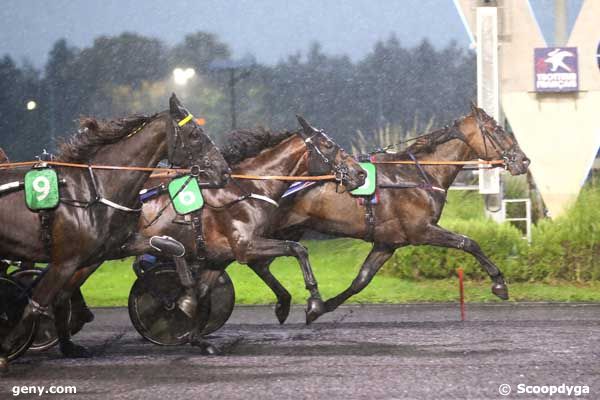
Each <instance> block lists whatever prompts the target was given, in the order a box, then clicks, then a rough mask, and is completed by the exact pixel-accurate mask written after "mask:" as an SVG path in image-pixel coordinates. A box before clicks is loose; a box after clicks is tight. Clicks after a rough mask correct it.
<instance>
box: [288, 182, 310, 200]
mask: <svg viewBox="0 0 600 400" xmlns="http://www.w3.org/2000/svg"><path fill="white" fill-rule="evenodd" d="M316 184H317V182H315V181H311V182H305V181H301V182H294V183H292V184H291V185H290V187H289V188H288V190H286V191H285V193H284V194H283V196H281V198H282V199H283V198H285V197H288V196H291V195H293V194H294V193H298V192H299V191H301V190H303V189H306V188H309V187H311V186H313V185H316Z"/></svg>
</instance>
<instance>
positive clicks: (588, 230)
mask: <svg viewBox="0 0 600 400" xmlns="http://www.w3.org/2000/svg"><path fill="white" fill-rule="evenodd" d="M441 224H442V226H444V227H445V228H446V229H449V230H451V231H454V232H458V233H461V234H464V235H467V236H469V237H470V238H472V239H474V240H475V241H477V242H478V243H479V245H480V246H481V248H482V249H483V251H484V253H485V254H486V255H487V256H488V257H489V258H490V259H491V260H492V262H494V263H495V264H496V265H497V266H498V267H499V268H500V269H501V270H502V272H503V273H504V275H505V276H506V278H507V279H508V280H510V281H533V280H536V281H539V280H553V279H565V280H570V281H590V280H600V189H598V188H586V189H584V190H583V191H582V193H581V195H580V196H579V199H578V201H577V204H575V206H573V207H572V208H571V209H570V210H568V211H567V213H565V215H564V216H562V217H560V218H557V219H556V220H553V221H551V220H546V221H542V222H540V223H539V224H538V225H537V226H534V227H533V231H532V244H531V246H528V245H527V243H526V242H525V241H524V240H523V239H522V233H521V232H520V231H519V230H518V229H517V228H515V227H513V226H512V225H510V224H508V223H505V224H496V223H494V222H492V221H489V220H485V219H482V218H475V219H468V220H465V219H459V218H445V219H444V220H443V221H442V223H441ZM459 267H462V268H463V269H464V270H465V274H466V275H467V276H468V277H470V278H474V279H482V278H486V277H487V274H486V273H485V271H484V270H483V268H482V267H480V265H479V263H478V262H477V261H476V260H475V258H474V257H472V256H471V255H469V254H467V253H465V252H462V251H459V250H454V249H445V248H439V247H431V246H409V247H405V248H401V249H398V250H397V251H396V254H395V255H394V257H392V259H391V260H390V261H389V262H388V265H387V266H386V271H387V273H390V274H392V275H395V276H399V277H402V278H412V279H419V278H432V279H441V278H448V277H451V276H453V275H455V273H456V272H455V271H456V269H457V268H459Z"/></svg>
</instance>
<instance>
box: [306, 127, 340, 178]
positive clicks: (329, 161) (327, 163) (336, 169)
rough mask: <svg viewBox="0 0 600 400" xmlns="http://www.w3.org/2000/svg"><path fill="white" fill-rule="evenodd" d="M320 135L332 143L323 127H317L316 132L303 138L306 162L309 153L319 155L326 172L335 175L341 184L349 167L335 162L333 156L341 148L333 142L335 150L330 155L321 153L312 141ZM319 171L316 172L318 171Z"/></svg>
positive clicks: (309, 155)
mask: <svg viewBox="0 0 600 400" xmlns="http://www.w3.org/2000/svg"><path fill="white" fill-rule="evenodd" d="M319 135H322V136H323V137H324V138H325V139H327V140H329V141H330V142H331V143H333V141H332V140H331V139H329V136H327V134H326V133H325V131H324V130H323V129H319V130H317V132H316V133H315V134H314V135H312V136H310V137H308V138H306V139H304V143H305V144H306V147H307V148H308V160H307V161H308V162H309V165H310V157H311V155H312V154H313V153H314V154H316V155H318V156H319V160H320V161H321V162H322V165H323V166H324V167H325V168H326V169H327V171H326V172H330V171H331V172H333V173H334V175H335V180H336V181H337V182H338V184H339V185H341V184H343V182H344V181H345V179H346V177H347V176H348V175H349V172H350V171H349V168H348V166H347V165H346V163H344V162H339V163H336V161H335V157H336V155H337V154H338V152H340V151H342V148H341V147H339V146H338V145H336V144H335V143H333V146H334V149H335V152H332V154H331V155H329V157H328V156H326V155H325V154H323V152H322V151H321V149H319V147H318V146H317V145H316V144H315V143H314V142H313V139H314V138H315V137H316V136H319ZM320 172H321V171H319V172H317V173H320Z"/></svg>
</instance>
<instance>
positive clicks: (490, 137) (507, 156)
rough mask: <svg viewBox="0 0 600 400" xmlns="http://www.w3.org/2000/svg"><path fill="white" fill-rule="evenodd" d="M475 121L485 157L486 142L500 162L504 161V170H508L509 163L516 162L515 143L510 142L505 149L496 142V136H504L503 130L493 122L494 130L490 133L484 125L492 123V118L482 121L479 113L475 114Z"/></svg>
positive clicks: (486, 150) (486, 151)
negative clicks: (498, 156) (500, 159)
mask: <svg viewBox="0 0 600 400" xmlns="http://www.w3.org/2000/svg"><path fill="white" fill-rule="evenodd" d="M475 121H476V122H477V126H478V128H479V132H480V133H481V137H482V139H483V148H484V149H485V157H486V159H487V158H489V156H488V142H489V143H490V144H491V146H492V148H493V149H494V150H495V151H496V152H497V153H498V154H499V155H500V157H501V158H502V160H504V168H505V169H508V165H509V163H514V162H516V161H517V146H518V145H517V141H516V140H514V138H513V140H512V144H511V145H510V146H509V147H505V146H504V145H503V144H502V143H501V142H500V140H498V136H499V135H500V134H506V132H505V131H504V129H502V127H501V126H500V125H498V124H496V123H495V121H494V130H493V132H492V133H490V131H489V130H488V128H486V126H485V124H486V123H487V122H489V121H493V119H492V118H489V117H488V118H487V120H485V121H482V120H481V117H480V115H479V113H475Z"/></svg>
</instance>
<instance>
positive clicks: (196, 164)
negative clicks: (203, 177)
mask: <svg viewBox="0 0 600 400" xmlns="http://www.w3.org/2000/svg"><path fill="white" fill-rule="evenodd" d="M193 119H194V116H193V115H192V114H191V113H188V115H187V116H186V117H185V118H183V119H182V120H180V121H179V122H177V123H174V124H173V126H174V131H175V133H174V140H173V142H171V143H170V145H169V154H170V155H171V157H173V156H174V154H175V151H176V149H177V146H178V144H179V143H180V142H181V148H182V149H184V151H185V152H186V158H187V160H188V166H187V167H188V168H189V169H190V175H192V176H194V177H198V176H199V175H200V174H201V173H203V172H206V171H207V170H210V168H211V166H212V162H211V160H210V157H209V155H208V153H206V154H204V155H203V157H202V158H200V159H198V158H197V156H195V155H194V152H193V151H192V146H191V145H190V142H189V138H188V137H187V136H186V135H183V134H182V133H181V129H182V128H183V127H184V126H185V125H186V124H188V123H189V122H193ZM193 129H199V128H197V127H194V128H193ZM205 140H206V139H205ZM171 157H169V158H171Z"/></svg>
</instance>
